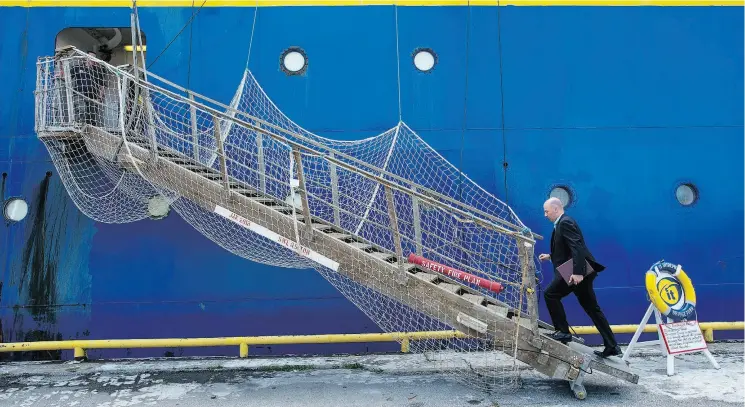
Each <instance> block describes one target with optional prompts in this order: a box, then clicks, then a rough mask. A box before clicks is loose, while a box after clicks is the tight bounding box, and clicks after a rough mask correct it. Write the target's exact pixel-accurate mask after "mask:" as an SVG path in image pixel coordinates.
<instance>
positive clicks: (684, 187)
mask: <svg viewBox="0 0 745 407" xmlns="http://www.w3.org/2000/svg"><path fill="white" fill-rule="evenodd" d="M675 198H676V199H677V200H678V203H680V204H681V205H683V206H689V205H693V204H694V203H695V202H696V201H697V200H698V189H697V188H696V186H694V185H693V184H687V183H686V184H680V185H678V188H676V189H675Z"/></svg>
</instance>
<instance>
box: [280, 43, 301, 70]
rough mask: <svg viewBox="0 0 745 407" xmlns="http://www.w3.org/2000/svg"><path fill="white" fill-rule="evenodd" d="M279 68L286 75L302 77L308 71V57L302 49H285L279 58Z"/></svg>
mask: <svg viewBox="0 0 745 407" xmlns="http://www.w3.org/2000/svg"><path fill="white" fill-rule="evenodd" d="M279 66H280V68H282V71H284V73H286V74H288V75H302V74H303V73H304V72H305V71H306V70H307V69H308V56H307V55H306V54H305V51H303V49H302V48H299V47H290V48H287V49H286V50H285V51H284V52H282V55H281V56H280V57H279Z"/></svg>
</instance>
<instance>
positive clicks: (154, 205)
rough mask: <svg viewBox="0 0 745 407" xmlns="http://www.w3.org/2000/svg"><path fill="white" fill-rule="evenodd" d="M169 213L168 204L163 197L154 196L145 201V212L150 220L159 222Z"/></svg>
mask: <svg viewBox="0 0 745 407" xmlns="http://www.w3.org/2000/svg"><path fill="white" fill-rule="evenodd" d="M170 211H171V206H170V202H168V199H166V198H165V197H164V196H163V195H155V196H153V197H151V198H150V199H149V200H148V201H147V212H148V214H149V215H150V219H153V220H160V219H163V218H165V217H166V216H168V213H169V212H170Z"/></svg>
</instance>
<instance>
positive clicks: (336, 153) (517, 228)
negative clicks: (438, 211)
mask: <svg viewBox="0 0 745 407" xmlns="http://www.w3.org/2000/svg"><path fill="white" fill-rule="evenodd" d="M122 72H124V73H125V74H126V75H128V76H129V77H132V78H133V75H132V74H130V73H129V72H126V71H124V70H122ZM148 75H149V76H151V77H153V78H156V79H158V80H159V81H161V82H163V83H165V84H167V85H169V86H172V87H174V88H176V89H178V90H180V91H182V92H185V93H187V94H191V95H192V96H194V97H195V98H199V99H202V100H204V101H206V102H209V103H212V104H215V105H217V106H218V107H220V108H224V109H226V110H228V111H229V112H230V113H236V114H239V115H241V116H244V117H246V118H247V119H249V120H253V121H255V122H257V123H259V124H261V125H262V126H267V127H270V128H273V129H276V130H279V131H281V132H283V133H285V134H288V135H291V136H293V137H297V138H299V139H301V140H302V141H303V142H307V143H308V144H310V145H313V146H315V147H318V148H320V149H323V150H330V151H331V152H332V153H333V155H334V156H335V157H337V156H338V157H342V158H344V159H348V160H350V161H352V162H355V163H357V164H360V165H364V166H366V167H369V168H370V169H372V170H374V171H375V172H380V173H381V175H386V176H389V177H391V178H394V179H396V180H399V181H401V182H404V183H408V184H411V185H414V187H415V188H416V189H417V190H422V191H424V192H426V193H427V194H431V195H432V196H434V197H436V198H439V199H443V200H446V201H448V202H451V203H455V204H457V205H458V206H462V207H464V208H465V209H468V210H471V211H473V212H475V213H477V214H479V215H481V216H484V217H486V218H487V219H490V220H492V221H495V222H497V223H502V224H503V225H505V226H507V227H512V228H514V229H515V231H516V232H519V231H520V230H521V229H522V228H521V227H520V226H518V225H515V224H513V223H512V222H508V221H506V220H504V219H500V218H498V217H496V216H494V215H492V214H489V213H486V212H484V211H482V210H480V209H478V208H474V207H473V206H471V205H469V204H466V203H463V202H460V201H458V200H456V199H453V198H451V197H449V196H447V195H444V194H441V193H439V192H437V191H434V190H432V189H430V188H427V187H425V186H422V185H420V184H418V183H417V182H415V181H411V180H408V179H406V178H403V177H401V176H399V175H396V174H393V173H391V172H389V171H387V170H385V169H381V168H378V167H376V166H374V165H372V164H370V163H367V162H365V161H362V160H360V159H358V158H356V157H352V156H350V155H347V154H345V153H343V152H341V151H338V150H336V149H334V148H331V147H328V146H325V145H323V144H321V143H319V142H317V141H315V140H312V139H309V138H307V137H305V136H303V135H302V134H299V133H296V132H293V131H290V130H287V129H284V128H282V127H279V126H277V125H275V124H272V123H269V122H267V121H265V120H263V119H260V118H258V117H255V116H253V115H250V114H248V113H246V112H243V111H240V110H238V109H235V108H234V107H232V106H229V105H226V104H224V103H222V102H219V101H217V100H214V99H211V98H209V97H207V96H204V95H201V94H199V93H196V92H194V91H192V90H189V89H186V88H184V87H182V86H180V85H178V84H175V83H173V82H171V81H169V80H168V79H165V78H163V77H161V76H159V75H157V74H154V73H152V72H148ZM135 80H137V79H135ZM138 83H139V81H138ZM154 86H156V87H159V86H157V85H154ZM159 88H160V87H159ZM161 89H162V88H161ZM162 90H166V89H162ZM189 102H192V100H191V99H189ZM193 102H194V104H197V105H200V106H201V105H202V104H199V102H196V101H193ZM204 106H206V105H204ZM241 124H242V123H241ZM251 129H252V130H254V131H258V132H260V133H262V134H266V135H268V136H270V137H275V139H276V140H278V141H282V142H286V143H290V144H291V145H296V146H298V147H300V148H303V149H305V150H308V151H312V152H315V153H317V154H319V156H321V157H323V158H324V159H326V160H327V161H332V162H334V163H336V164H338V162H337V161H338V160H334V159H333V158H331V157H330V156H329V155H328V154H324V153H323V152H316V151H315V150H312V149H310V148H308V147H307V146H304V145H302V144H297V143H293V142H291V141H289V140H287V139H286V138H285V137H283V136H280V135H277V134H273V133H269V132H267V131H265V130H264V129H263V128H261V127H255V126H251ZM349 168H354V167H351V166H350V167H349ZM411 192H414V191H411ZM500 202H501V203H502V204H504V205H505V206H506V207H507V208H508V209H509V210H510V212H511V213H512V214H513V215H514V216H515V218H517V215H516V214H515V213H514V211H512V208H510V207H509V206H508V205H507V204H506V203H504V202H502V201H500ZM518 220H519V219H518ZM521 223H522V222H521ZM523 226H524V225H523ZM531 233H532V231H531ZM532 234H533V236H535V237H536V238H537V239H543V236H541V235H538V234H535V233H532Z"/></svg>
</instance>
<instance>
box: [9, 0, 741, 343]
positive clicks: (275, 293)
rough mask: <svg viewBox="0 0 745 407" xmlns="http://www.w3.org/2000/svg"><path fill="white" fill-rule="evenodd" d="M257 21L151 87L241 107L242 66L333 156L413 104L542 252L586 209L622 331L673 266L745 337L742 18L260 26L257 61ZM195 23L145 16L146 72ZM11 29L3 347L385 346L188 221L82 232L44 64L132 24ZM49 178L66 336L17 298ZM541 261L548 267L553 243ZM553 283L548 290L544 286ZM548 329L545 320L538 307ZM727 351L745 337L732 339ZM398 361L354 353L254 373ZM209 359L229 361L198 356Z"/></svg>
mask: <svg viewBox="0 0 745 407" xmlns="http://www.w3.org/2000/svg"><path fill="white" fill-rule="evenodd" d="M254 12H255V9H253V8H245V9H240V8H238V9H236V8H230V9H220V8H205V9H203V10H202V11H201V12H200V14H199V16H198V17H197V18H196V19H195V20H194V25H193V38H194V41H193V43H192V44H191V47H190V44H189V30H188V29H187V30H184V33H183V34H181V36H180V37H179V38H178V39H176V40H175V41H174V42H173V43H172V44H171V45H170V47H169V48H168V49H167V50H166V51H165V52H164V53H163V55H161V56H160V58H159V59H158V61H157V62H156V63H155V65H154V66H153V67H152V68H151V69H152V70H153V71H154V72H156V73H158V74H160V75H162V76H164V77H166V78H168V79H170V80H173V81H174V82H176V83H178V84H181V85H187V84H188V85H189V86H190V87H191V88H193V89H194V90H195V91H196V92H199V93H203V94H206V95H208V96H210V97H213V98H215V99H218V100H220V101H223V102H228V101H229V100H230V99H231V98H232V96H233V93H234V92H235V90H236V88H237V86H238V84H239V82H240V79H241V75H242V72H243V69H244V68H245V66H246V62H247V60H248V67H249V68H250V69H251V70H252V72H253V73H254V75H255V76H256V77H257V79H258V80H259V82H260V83H261V85H262V86H263V87H264V90H265V91H266V92H267V94H268V95H269V97H270V98H271V99H272V100H273V101H274V103H275V104H276V105H277V106H278V107H279V108H280V109H281V110H282V111H283V112H284V113H285V114H287V115H288V116H289V117H290V118H291V119H293V120H294V121H296V122H297V123H298V124H300V125H301V126H303V127H305V128H307V129H309V130H311V131H315V132H318V133H319V134H321V135H324V136H326V137H333V138H344V139H357V138H364V137H368V136H370V135H371V134H375V133H377V132H382V131H384V130H386V129H389V128H391V127H393V126H395V125H396V123H397V122H398V120H399V92H400V101H401V102H400V103H401V111H400V114H401V117H402V119H403V120H404V121H405V122H406V123H407V124H408V125H409V126H410V127H411V128H412V129H413V130H415V131H416V132H418V133H419V134H420V135H421V136H422V137H423V138H424V140H425V141H427V142H428V143H430V144H431V145H432V146H433V147H434V148H436V149H437V150H438V152H440V154H442V155H443V156H444V157H445V158H446V159H448V160H449V161H450V162H451V163H453V164H454V165H455V166H457V167H459V168H462V169H463V171H464V172H465V173H466V174H467V175H468V176H469V177H471V178H472V179H473V180H474V181H475V182H477V183H478V184H479V185H481V186H482V187H483V188H485V189H486V190H488V191H490V192H492V193H494V194H495V195H496V196H498V197H500V198H502V199H505V198H506V199H507V200H508V203H509V204H510V205H511V206H512V207H513V208H514V210H515V211H516V213H517V214H518V216H520V217H521V219H522V220H523V221H524V222H525V223H526V224H528V225H529V226H530V227H531V228H532V229H533V230H534V231H536V232H537V233H541V234H543V235H544V236H546V237H548V236H550V231H551V228H550V227H551V225H550V223H549V222H548V221H546V220H545V219H543V217H542V208H541V205H542V203H543V201H544V199H545V198H546V196H547V194H548V191H549V190H550V188H551V187H552V186H554V185H557V184H566V185H568V186H570V188H571V189H572V191H573V192H574V194H575V196H576V201H575V202H574V203H573V205H572V206H571V207H570V208H569V212H570V213H571V214H572V215H573V216H575V218H577V219H578V221H579V222H580V225H581V226H582V228H583V232H584V235H585V237H586V239H587V241H588V244H589V245H590V249H591V250H592V251H593V253H594V255H595V257H596V258H597V259H598V260H599V261H601V262H602V263H604V264H605V265H606V266H607V267H608V270H607V271H605V272H604V273H603V274H602V275H601V276H600V278H598V280H597V281H596V288H597V293H598V297H599V301H600V304H601V306H602V307H603V309H604V311H605V312H606V314H607V316H608V319H609V320H610V321H611V323H613V324H630V323H638V322H639V320H640V319H641V317H642V316H643V314H644V310H645V308H646V306H647V302H646V299H645V295H646V293H645V290H644V287H643V284H644V273H645V271H646V269H647V267H648V266H649V265H650V264H652V263H654V262H655V261H657V260H660V259H661V258H664V259H665V260H668V261H672V262H676V263H681V264H682V265H683V267H684V268H685V269H686V272H687V273H688V274H689V276H690V277H691V278H692V280H693V283H694V285H695V287H696V292H697V295H698V310H699V318H700V320H702V321H741V320H743V307H742V304H743V294H742V293H743V245H744V241H743V231H742V225H743V222H744V221H745V219H744V216H743V208H742V202H743V199H744V197H743V184H744V183H745V182H744V180H743V172H742V168H743V153H742V152H743V147H744V146H743V137H742V134H743V93H742V89H743V77H742V75H741V73H742V71H743V57H742V49H743V37H742V35H741V33H742V31H743V21H742V12H743V10H742V8H737V7H685V8H683V7H681V8H675V7H651V8H650V7H639V8H635V7H582V8H572V7H545V8H542V7H504V8H501V9H498V8H496V7H472V8H470V9H469V8H466V7H403V8H399V9H398V15H397V16H396V12H395V9H394V8H393V7H330V8H325V7H295V8H292V7H290V8H262V9H259V10H258V17H257V19H256V22H257V23H256V27H255V30H254V36H253V41H251V31H252V27H251V24H252V22H253V20H254ZM191 13H192V10H191V9H188V8H152V9H150V8H146V9H142V10H141V26H142V28H143V30H144V31H145V33H146V35H147V45H148V62H150V63H151V62H152V61H153V60H154V59H155V58H156V56H157V55H158V54H160V53H161V51H162V50H163V49H164V48H165V46H166V45H167V44H168V43H169V42H171V40H172V39H173V37H174V36H175V35H176V34H177V33H178V32H179V31H180V30H181V28H182V27H183V25H184V24H185V23H186V22H187V20H188V19H189V18H190V16H191ZM396 18H397V19H398V34H399V37H398V52H397V41H396V25H395V22H396ZM0 24H1V25H2V26H3V27H4V30H3V32H4V33H3V35H2V36H0V58H2V60H3V61H5V62H4V63H3V64H0V77H2V78H3V81H2V83H0V138H1V139H2V140H0V170H1V171H3V172H6V173H7V174H8V175H7V179H6V184H5V190H4V191H3V193H4V197H8V196H23V197H26V198H27V199H28V200H29V203H30V205H31V211H30V215H29V217H28V218H27V219H26V220H24V221H23V222H21V223H19V224H14V225H4V226H3V228H4V231H3V232H2V233H1V234H0V236H1V237H0V239H2V241H1V244H0V250H2V255H3V259H4V260H3V262H2V270H1V271H0V275H1V276H2V283H3V289H2V292H1V295H2V297H1V299H0V307H2V308H0V320H1V321H2V331H3V340H5V341H9V340H20V339H23V336H24V335H25V334H26V333H27V332H29V331H33V330H40V331H44V332H48V333H49V334H50V335H52V336H54V335H57V334H61V335H62V337H64V338H75V337H89V338H137V337H168V336H221V335H276V334H310V333H356V332H377V331H379V328H378V327H377V326H375V325H374V324H373V323H372V322H371V321H370V320H369V319H368V318H367V317H365V316H364V314H363V313H362V312H361V311H359V310H358V309H356V308H355V307H354V305H352V304H351V303H350V302H349V301H347V300H346V299H345V298H344V297H342V296H341V295H340V294H339V293H338V292H337V291H336V290H335V289H334V288H333V287H332V286H331V285H330V284H329V283H328V282H326V280H324V279H323V278H322V277H321V276H320V275H319V274H318V273H316V272H315V271H313V270H288V269H282V268H276V267H269V266H265V265H262V264H257V263H253V262H250V261H247V260H244V259H241V258H238V257H236V256H233V255H231V254H230V253H228V252H226V251H225V250H223V249H222V248H220V247H219V246H217V245H215V244H214V243H212V242H211V241H210V240H208V239H207V238H205V237H204V236H202V235H201V234H199V233H198V232H197V231H195V230H194V229H192V228H191V226H189V225H188V224H186V223H185V222H184V221H182V220H181V219H180V218H179V217H178V216H177V215H175V214H172V215H171V216H170V217H168V218H167V219H165V220H162V221H150V220H147V221H141V222H138V223H133V224H124V225H107V224H100V223H95V222H93V221H91V220H89V219H87V218H85V217H84V216H83V215H82V214H80V213H79V212H78V211H77V210H76V209H75V208H74V206H73V205H72V202H71V201H70V199H69V198H68V197H67V195H66V193H65V192H64V187H63V186H62V185H61V181H60V179H59V177H58V176H57V174H56V171H55V168H54V166H53V165H52V163H51V162H50V160H49V155H48V153H47V151H46V149H45V148H44V147H43V145H42V144H41V143H40V142H39V141H38V140H37V139H36V137H35V134H34V130H33V126H34V122H33V120H34V103H33V89H34V86H35V61H36V58H37V57H39V56H45V55H50V54H52V53H53V51H54V39H55V36H56V35H57V33H58V32H59V31H61V30H62V29H64V28H66V27H75V26H77V27H104V26H112V27H114V26H118V27H126V26H129V11H128V9H106V8H95V9H83V8H33V9H21V8H5V9H3V10H2V14H1V15H0ZM31 27H33V29H32V28H31ZM249 44H250V45H251V53H250V56H249V53H248V50H249ZM291 46H299V47H302V48H303V49H304V50H305V51H306V52H307V54H308V60H309V67H308V70H307V72H306V73H305V74H304V75H302V76H293V77H288V76H287V75H285V74H284V73H283V72H282V71H281V70H280V68H279V65H278V63H279V56H280V54H281V53H282V51H283V50H285V49H287V48H288V47H291ZM419 47H428V48H431V49H433V50H434V51H435V53H436V54H437V58H438V63H437V65H436V66H435V68H434V70H433V71H432V72H430V73H421V72H418V71H417V70H416V69H415V68H414V65H413V62H412V53H413V52H414V50H415V49H417V48H419ZM190 48H191V53H192V54H191V58H190V56H189V52H190ZM500 50H501V51H500ZM397 55H398V56H399V57H400V59H398V58H397ZM500 55H501V56H500ZM189 66H190V69H187V68H186V67H189ZM505 162H506V164H507V165H506V166H505ZM46 171H52V172H53V173H54V174H53V176H52V178H51V179H50V182H51V184H50V189H49V191H50V194H49V196H48V201H47V207H46V212H45V213H46V217H47V218H48V219H57V220H58V222H60V224H64V225H65V227H64V228H62V229H61V230H64V233H62V234H59V233H58V234H57V235H55V236H53V235H54V233H57V232H54V230H55V229H54V228H52V227H51V226H47V227H46V229H45V233H46V235H45V241H46V242H47V243H48V245H49V247H50V248H51V247H57V251H58V255H57V256H58V258H57V261H58V268H57V277H56V278H57V282H56V291H57V292H56V298H57V302H58V304H54V305H53V306H52V308H53V309H54V314H55V316H56V321H55V322H54V323H48V322H38V321H35V320H34V319H33V318H32V316H31V312H30V310H29V309H28V308H24V306H27V305H28V303H29V302H28V301H29V298H28V295H27V293H25V292H24V291H23V289H19V288H20V287H22V284H21V281H20V274H19V266H18V264H19V262H20V261H21V259H22V253H23V250H24V245H25V242H26V241H27V238H28V234H29V232H30V230H29V228H30V227H31V225H32V224H33V221H34V215H33V213H34V205H35V204H36V203H35V202H34V196H35V195H34V194H35V191H36V190H37V188H38V185H39V183H40V181H41V180H42V178H43V177H44V176H45V175H44V174H45V172H46ZM681 182H692V183H694V184H695V185H696V186H697V187H698V189H699V191H700V199H699V200H698V202H697V203H696V204H695V205H693V206H691V207H683V206H681V205H680V204H678V203H677V201H676V199H675V188H676V186H677V185H678V184H679V183H681ZM55 239H56V240H57V241H59V242H61V243H58V244H57V246H54V244H53V242H54V241H55ZM538 251H539V252H547V251H548V242H547V241H546V240H544V241H541V242H539V245H538ZM543 267H544V274H546V280H544V282H543V285H544V287H545V286H546V285H547V284H548V280H547V278H548V277H550V271H549V270H548V269H547V263H544V264H543ZM288 281H293V283H292V284H288ZM565 304H566V307H567V312H568V314H569V316H570V323H571V324H573V325H589V324H591V323H590V321H589V318H587V316H586V315H585V314H584V313H583V312H582V311H581V309H580V308H579V305H578V304H577V302H576V300H575V299H574V298H572V297H569V298H567V299H566V300H565ZM15 306H18V307H17V308H16V309H14V307H15ZM541 316H542V318H543V319H545V320H548V314H547V312H546V310H545V308H544V306H543V304H542V303H541ZM728 337H729V338H731V337H739V338H742V332H722V333H717V338H728ZM594 339H597V338H594ZM620 339H622V340H626V341H627V340H628V339H629V338H625V337H623V336H621V338H620ZM394 349H396V346H395V345H394V344H347V345H333V346H332V345H323V346H311V345H308V346H296V347H292V346H286V347H275V348H273V349H269V348H258V349H256V350H255V352H256V353H266V354H270V353H271V354H276V353H297V352H306V351H308V352H311V351H312V352H337V351H354V352H364V351H373V350H394ZM110 352H111V353H109V354H110V355H117V356H126V355H130V356H138V355H152V354H162V350H140V351H131V352H128V351H126V350H121V351H110ZM174 352H175V354H177V355H178V354H179V352H180V351H179V350H174ZM252 352H254V351H253V350H252ZM215 353H224V354H235V349H220V350H215V349H212V350H209V349H208V350H201V349H185V350H183V354H184V355H191V354H215ZM93 356H95V355H93ZM68 357H69V355H68Z"/></svg>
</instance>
